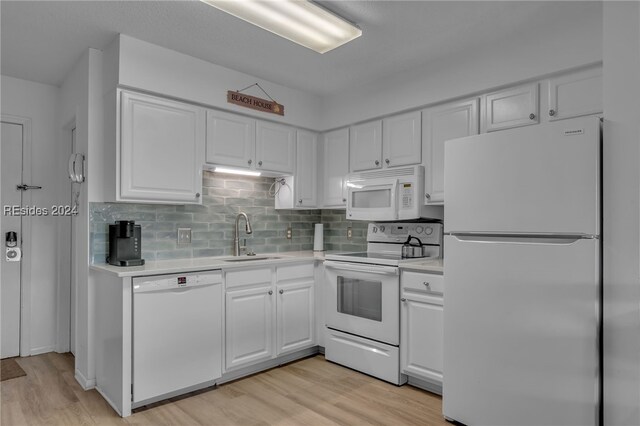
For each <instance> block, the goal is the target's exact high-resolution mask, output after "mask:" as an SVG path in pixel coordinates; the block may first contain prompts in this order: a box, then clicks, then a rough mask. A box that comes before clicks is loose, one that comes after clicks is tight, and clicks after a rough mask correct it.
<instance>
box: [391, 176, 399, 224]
mask: <svg viewBox="0 0 640 426" xmlns="http://www.w3.org/2000/svg"><path fill="white" fill-rule="evenodd" d="M397 200H398V179H394V181H393V185H392V186H391V206H392V208H393V216H394V217H393V220H398V219H399V217H400V206H399V205H398V204H397Z"/></svg>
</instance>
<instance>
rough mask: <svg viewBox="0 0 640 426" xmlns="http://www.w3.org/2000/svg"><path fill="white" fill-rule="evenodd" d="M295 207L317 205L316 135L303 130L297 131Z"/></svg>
mask: <svg viewBox="0 0 640 426" xmlns="http://www.w3.org/2000/svg"><path fill="white" fill-rule="evenodd" d="M297 139H298V143H297V146H296V157H297V158H296V177H295V206H296V207H316V206H317V205H318V196H317V189H316V188H317V184H318V166H317V164H318V155H317V153H318V135H317V134H315V133H311V132H307V131H304V130H298V131H297Z"/></svg>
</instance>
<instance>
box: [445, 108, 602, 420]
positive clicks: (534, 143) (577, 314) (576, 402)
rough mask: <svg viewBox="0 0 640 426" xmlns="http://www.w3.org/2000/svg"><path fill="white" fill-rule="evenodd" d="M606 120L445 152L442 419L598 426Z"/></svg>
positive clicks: (466, 141)
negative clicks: (603, 131)
mask: <svg viewBox="0 0 640 426" xmlns="http://www.w3.org/2000/svg"><path fill="white" fill-rule="evenodd" d="M600 135H601V133H600V120H599V119H598V118H597V117H583V118H577V119H572V120H565V121H557V122H554V123H551V124H543V125H533V126H528V127H523V128H519V129H512V130H505V131H501V132H496V133H487V134H482V135H477V136H470V137H466V138H461V139H455V140H451V141H447V143H446V144H445V197H446V199H445V219H444V224H445V243H444V250H445V262H444V265H445V266H444V277H445V285H446V291H445V298H444V384H443V396H444V400H443V412H444V416H445V417H446V418H447V419H450V420H455V421H457V422H460V423H463V424H466V425H491V426H498V425H509V426H517V425H532V426H533V425H535V426H542V425H553V426H569V425H577V426H587V425H598V424H599V409H600V358H601V357H600V327H601V325H600V324H601V318H600V317H601V302H600V298H601V274H600V269H601V255H600V252H601V249H600V246H601V243H600V229H601V227H600V222H601V207H600V205H601V194H600V169H601V167H600V164H601V162H600V152H601V148H600V147H601V136H600Z"/></svg>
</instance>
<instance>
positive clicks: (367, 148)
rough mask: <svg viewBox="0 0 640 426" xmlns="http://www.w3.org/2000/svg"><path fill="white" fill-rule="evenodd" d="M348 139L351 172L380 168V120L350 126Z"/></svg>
mask: <svg viewBox="0 0 640 426" xmlns="http://www.w3.org/2000/svg"><path fill="white" fill-rule="evenodd" d="M349 139H350V141H349V158H350V170H351V171H352V172H358V171H361V170H371V169H379V168H381V167H382V120H376V121H371V122H369V123H364V124H358V125H356V126H351V128H350V129H349Z"/></svg>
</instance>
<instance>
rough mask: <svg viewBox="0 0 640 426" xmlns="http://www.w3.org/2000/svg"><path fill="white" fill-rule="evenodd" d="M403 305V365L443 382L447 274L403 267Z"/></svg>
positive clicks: (418, 374) (412, 373)
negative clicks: (444, 282)
mask: <svg viewBox="0 0 640 426" xmlns="http://www.w3.org/2000/svg"><path fill="white" fill-rule="evenodd" d="M400 285H401V309H400V316H401V319H400V330H401V333H400V369H401V372H402V373H403V374H406V375H408V376H411V377H415V378H418V379H423V380H427V381H429V382H432V383H435V384H437V385H442V365H443V360H442V357H443V355H442V351H443V313H444V311H443V305H444V304H443V277H442V275H433V274H425V273H418V272H410V271H403V272H402V277H401V281H400Z"/></svg>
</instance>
